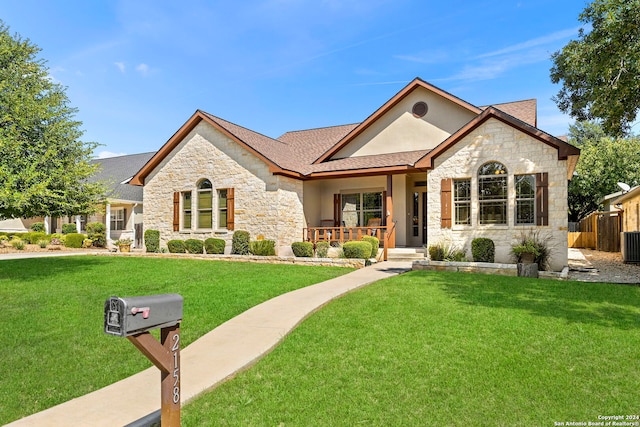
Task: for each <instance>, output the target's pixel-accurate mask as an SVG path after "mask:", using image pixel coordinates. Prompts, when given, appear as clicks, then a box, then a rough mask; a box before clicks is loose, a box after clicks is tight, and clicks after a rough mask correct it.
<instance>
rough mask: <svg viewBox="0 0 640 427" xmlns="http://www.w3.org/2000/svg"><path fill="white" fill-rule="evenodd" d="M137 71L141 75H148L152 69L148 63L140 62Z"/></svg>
mask: <svg viewBox="0 0 640 427" xmlns="http://www.w3.org/2000/svg"><path fill="white" fill-rule="evenodd" d="M136 71H137V72H138V73H140V74H141V75H143V76H146V75H147V74H149V71H150V69H149V66H148V65H147V64H138V65H137V66H136Z"/></svg>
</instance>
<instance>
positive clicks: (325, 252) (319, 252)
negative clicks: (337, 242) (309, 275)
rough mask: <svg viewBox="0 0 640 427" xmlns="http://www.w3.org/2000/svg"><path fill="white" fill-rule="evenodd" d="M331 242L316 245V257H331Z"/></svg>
mask: <svg viewBox="0 0 640 427" xmlns="http://www.w3.org/2000/svg"><path fill="white" fill-rule="evenodd" d="M330 246H331V245H330V244H329V242H318V243H316V256H317V257H318V258H327V257H328V256H329V247H330Z"/></svg>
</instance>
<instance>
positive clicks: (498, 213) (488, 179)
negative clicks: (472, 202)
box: [478, 162, 508, 225]
mask: <svg viewBox="0 0 640 427" xmlns="http://www.w3.org/2000/svg"><path fill="white" fill-rule="evenodd" d="M507 194H508V193H507V169H506V168H505V167H504V165H503V164H502V163H498V162H489V163H485V164H484V165H482V166H481V167H480V169H479V170H478V202H479V210H480V211H479V219H480V224H503V225H506V224H507Z"/></svg>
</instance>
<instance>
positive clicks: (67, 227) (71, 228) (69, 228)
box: [62, 224, 78, 234]
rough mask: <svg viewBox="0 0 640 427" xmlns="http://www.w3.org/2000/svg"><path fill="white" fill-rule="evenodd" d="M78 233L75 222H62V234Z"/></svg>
mask: <svg viewBox="0 0 640 427" xmlns="http://www.w3.org/2000/svg"><path fill="white" fill-rule="evenodd" d="M71 233H76V234H77V233H78V229H77V228H76V225H75V224H62V234H71Z"/></svg>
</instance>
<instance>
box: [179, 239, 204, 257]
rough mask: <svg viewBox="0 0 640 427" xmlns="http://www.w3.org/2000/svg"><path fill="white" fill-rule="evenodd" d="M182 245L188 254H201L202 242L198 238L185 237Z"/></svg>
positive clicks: (202, 249)
mask: <svg viewBox="0 0 640 427" xmlns="http://www.w3.org/2000/svg"><path fill="white" fill-rule="evenodd" d="M184 246H185V247H186V248H187V252H189V253H190V254H201V253H203V251H204V242H203V241H202V240H200V239H187V240H185V241H184Z"/></svg>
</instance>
